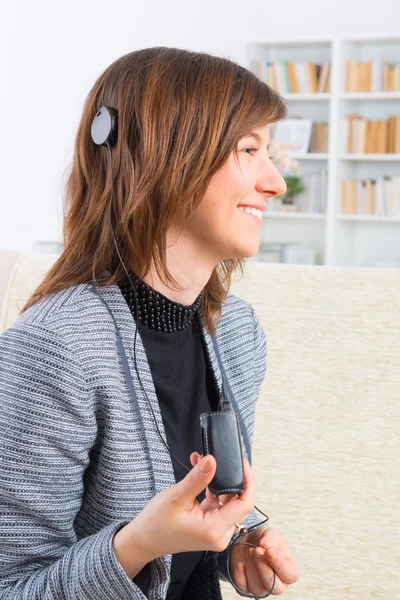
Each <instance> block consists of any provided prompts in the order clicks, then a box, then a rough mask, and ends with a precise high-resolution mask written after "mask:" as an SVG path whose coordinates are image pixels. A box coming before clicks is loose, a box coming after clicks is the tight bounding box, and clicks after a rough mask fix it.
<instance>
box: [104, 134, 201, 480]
mask: <svg viewBox="0 0 400 600" xmlns="http://www.w3.org/2000/svg"><path fill="white" fill-rule="evenodd" d="M107 147H108V149H109V151H110V169H111V198H110V203H109V210H108V222H109V226H110V231H111V235H112V237H113V240H114V245H115V249H116V251H117V254H118V257H119V260H120V262H121V264H122V266H123V267H124V271H125V273H126V275H127V277H128V279H129V282H130V284H131V287H132V290H133V293H134V295H135V312H136V328H135V336H134V338H133V358H134V361H135V370H136V374H137V377H138V379H139V382H140V385H141V387H142V390H143V393H144V395H145V396H146V400H147V403H148V405H149V406H150V410H151V412H152V414H153V419H154V423H155V425H156V428H157V432H158V435H159V436H160V438H161V441H162V442H163V444H164V446H165V447H166V448H167V450H168V452H169V454H170V456H171V458H173V459H174V460H175V461H176V462H178V463H179V464H180V465H181V467H183V468H184V469H186V471H188V472H189V471H190V470H191V469H189V468H188V467H187V466H186V465H184V464H183V463H181V461H180V460H179V459H177V458H176V457H175V456H174V455H173V454H172V453H171V450H170V449H169V447H168V444H167V442H166V441H165V440H164V438H163V436H162V435H161V433H160V430H159V427H158V423H157V419H156V416H155V414H154V411H153V407H152V406H151V403H150V400H149V398H148V396H147V393H146V389H145V387H144V385H143V383H142V380H141V378H140V375H139V369H138V366H137V362H136V338H137V332H138V328H139V314H138V304H139V303H138V298H137V293H136V288H135V286H134V285H133V283H132V279H131V278H130V275H129V273H128V271H127V269H126V267H125V265H124V261H123V260H122V258H121V255H120V253H119V250H118V244H117V241H116V239H115V236H114V231H113V227H112V224H111V205H112V200H113V196H114V175H113V165H112V151H111V147H110V144H109V143H108V142H107Z"/></svg>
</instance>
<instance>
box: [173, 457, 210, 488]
mask: <svg viewBox="0 0 400 600" xmlns="http://www.w3.org/2000/svg"><path fill="white" fill-rule="evenodd" d="M216 469H217V463H216V460H215V458H214V457H213V456H212V455H211V454H207V456H204V457H203V458H202V459H201V460H200V461H199V462H198V463H197V465H196V466H195V467H193V469H191V470H190V471H189V473H188V474H187V475H186V477H184V478H183V479H182V480H181V481H179V483H177V484H176V488H177V491H178V492H179V494H180V495H181V494H183V495H185V496H189V497H190V498H192V499H194V498H196V496H198V495H199V494H200V492H202V491H203V490H204V489H205V488H206V487H207V486H208V484H209V483H210V482H211V480H212V479H213V477H214V475H215V471H216Z"/></svg>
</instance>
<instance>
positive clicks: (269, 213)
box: [263, 210, 326, 221]
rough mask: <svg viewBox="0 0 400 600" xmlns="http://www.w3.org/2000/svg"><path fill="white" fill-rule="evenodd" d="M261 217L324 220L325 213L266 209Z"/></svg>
mask: <svg viewBox="0 0 400 600" xmlns="http://www.w3.org/2000/svg"><path fill="white" fill-rule="evenodd" d="M263 218H264V219H265V218H273V219H311V220H314V219H315V220H318V221H319V220H325V218H326V215H325V214H321V213H305V212H284V211H282V212H281V211H272V210H270V211H268V210H267V211H266V212H265V213H263Z"/></svg>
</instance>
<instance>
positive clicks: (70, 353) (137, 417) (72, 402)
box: [0, 284, 267, 600]
mask: <svg viewBox="0 0 400 600" xmlns="http://www.w3.org/2000/svg"><path fill="white" fill-rule="evenodd" d="M96 289H97V290H98V291H99V292H100V294H101V296H102V298H103V299H104V301H105V302H106V303H107V305H108V307H109V308H110V310H111V313H112V315H113V316H114V319H115V322H116V324H117V326H118V328H119V330H120V333H121V337H122V342H123V346H124V349H125V352H126V355H127V358H128V364H129V369H130V372H131V374H132V378H133V382H134V387H135V390H136V394H137V398H138V404H139V411H140V414H138V411H137V409H135V408H134V406H133V403H132V401H131V397H130V395H129V390H128V386H127V382H126V378H125V376H124V370H123V368H122V362H121V357H120V355H119V353H118V349H117V341H116V340H117V337H116V328H115V324H114V321H113V319H112V318H111V316H110V313H109V312H108V310H107V307H106V306H105V304H104V303H103V301H102V299H101V298H100V297H99V296H97V295H96V294H95V293H94V290H93V288H92V286H91V285H90V284H78V285H74V286H71V287H69V288H67V289H64V290H61V291H59V292H55V293H53V294H51V295H50V296H48V297H47V298H44V299H43V300H41V301H40V302H37V303H36V304H35V305H33V306H31V307H30V308H29V309H28V310H27V311H25V312H24V313H23V314H22V315H21V316H20V317H19V318H18V319H17V320H16V321H15V322H14V324H13V325H12V326H11V327H10V328H9V329H7V330H6V331H5V332H3V333H2V334H1V335H0V598H1V599H2V600H3V599H4V600H6V599H7V600H8V599H13V600H19V599H21V600H22V599H24V600H64V599H68V600H86V599H91V600H128V599H132V600H139V599H146V598H149V599H150V600H163V599H165V598H166V594H167V590H168V585H169V581H170V568H171V555H165V556H161V557H159V558H157V559H155V560H153V561H152V562H151V563H150V564H149V565H147V567H145V568H144V569H143V570H142V572H141V573H140V574H139V576H138V577H137V578H135V579H134V580H131V579H130V578H129V577H128V575H127V574H126V572H125V571H124V570H123V568H122V567H121V565H120V563H119V562H118V561H117V559H116V556H115V554H114V551H113V547H112V538H113V535H114V534H115V532H116V531H117V530H118V529H120V528H121V527H123V526H124V525H125V524H126V523H128V522H129V521H130V520H132V519H133V518H134V517H135V515H137V514H138V513H139V512H140V511H141V510H142V509H143V508H144V507H145V506H146V504H147V503H148V502H149V500H150V499H151V498H152V497H153V495H154V494H156V493H158V492H160V491H161V490H162V489H164V488H166V487H169V486H172V485H174V483H175V478H174V471H173V466H172V462H171V458H170V456H169V454H168V451H167V449H166V448H165V446H164V444H163V442H162V441H161V440H160V438H159V435H158V433H157V429H156V427H155V424H154V420H153V416H152V414H151V411H150V408H149V406H148V403H147V400H146V398H145V397H144V394H143V392H142V390H141V387H140V385H139V382H138V379H137V376H136V371H135V368H134V360H133V340H134V334H135V328H136V326H135V321H134V319H133V318H132V315H131V312H130V310H129V307H128V305H127V303H126V301H125V299H124V297H123V295H122V293H121V291H120V289H119V287H118V286H117V285H112V286H108V287H101V286H97V287H96ZM203 335H204V339H205V343H206V349H207V354H208V358H209V360H210V363H211V365H212V369H213V372H214V375H215V377H216V380H217V382H218V385H219V387H220V389H221V373H220V370H219V367H218V363H217V360H216V355H215V351H214V348H213V344H212V339H211V337H210V335H209V334H208V332H207V331H206V329H205V326H204V322H203ZM216 340H217V342H218V347H219V351H220V355H221V359H222V362H223V365H224V368H225V372H226V375H227V377H228V379H229V383H230V386H231V390H232V392H233V394H234V396H235V399H236V402H237V405H238V407H239V410H240V412H241V414H242V418H243V421H244V424H245V426H246V429H247V434H248V437H249V440H250V443H251V442H252V439H253V430H254V410H255V404H256V400H257V397H258V393H259V388H260V384H261V382H262V380H263V378H264V376H265V372H266V350H267V348H266V339H265V335H264V332H263V330H262V328H261V326H260V323H259V321H258V319H257V316H256V314H255V312H254V309H253V308H252V307H251V305H250V304H249V303H247V302H246V301H244V300H242V299H240V298H238V297H236V296H234V295H232V294H229V295H228V297H227V299H226V301H225V303H224V306H223V316H222V320H221V322H220V324H219V326H218V328H217V333H216ZM136 355H137V366H138V369H139V373H140V375H141V379H142V382H143V385H144V386H145V387H146V391H147V395H148V398H149V400H150V403H151V405H152V408H153V411H154V413H155V416H156V420H157V424H158V428H159V430H160V432H161V434H162V435H163V437H164V439H165V432H164V427H163V422H162V417H161V412H160V408H159V405H158V402H157V397H156V393H155V389H154V384H153V380H152V376H151V372H150V369H149V365H148V362H147V359H146V354H145V351H144V348H143V344H142V341H141V339H140V335H139V333H138V335H137V340H136ZM199 426H200V425H199ZM244 455H245V456H247V453H246V450H245V447H244ZM189 464H190V463H189V457H188V465H189ZM261 519H262V517H261ZM259 521H260V518H259V516H258V515H257V514H256V513H255V512H254V511H252V513H251V514H250V515H249V517H248V519H247V520H246V523H247V525H250V524H254V523H258V522H259ZM226 554H227V553H226V551H224V552H220V553H209V557H210V560H208V561H206V562H204V563H202V564H201V565H200V566H199V567H197V569H196V570H195V571H194V573H193V575H192V577H191V579H190V581H189V584H188V587H187V592H186V593H185V598H187V599H188V600H189V599H190V600H208V599H210V600H221V590H220V585H219V580H220V579H223V580H227V572H226V564H225V563H226ZM141 575H143V580H142V581H141Z"/></svg>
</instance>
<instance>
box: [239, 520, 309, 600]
mask: <svg viewBox="0 0 400 600" xmlns="http://www.w3.org/2000/svg"><path fill="white" fill-rule="evenodd" d="M240 541H242V542H249V543H250V544H254V545H255V546H257V548H251V547H250V546H243V545H235V546H233V548H232V550H231V555H230V572H231V577H232V579H233V581H234V583H235V585H236V586H237V587H238V588H239V589H240V591H242V592H244V593H245V594H252V595H253V596H264V595H265V594H266V593H267V592H269V591H270V589H271V587H272V584H273V581H274V571H275V573H276V581H275V586H274V589H273V591H272V592H271V595H275V596H278V595H279V594H282V592H284V591H285V590H286V588H287V587H288V585H290V584H291V583H295V582H296V581H298V580H299V577H300V569H299V565H298V563H297V561H296V560H295V558H294V557H293V555H292V553H291V552H290V550H289V548H288V546H287V544H286V542H285V540H284V539H283V537H282V534H281V533H280V531H278V529H275V528H272V527H263V526H262V527H258V528H257V529H254V530H253V531H250V532H249V533H247V534H246V535H244V536H242V537H241V538H240ZM271 550H272V556H269V551H271ZM274 556H275V557H274Z"/></svg>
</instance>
